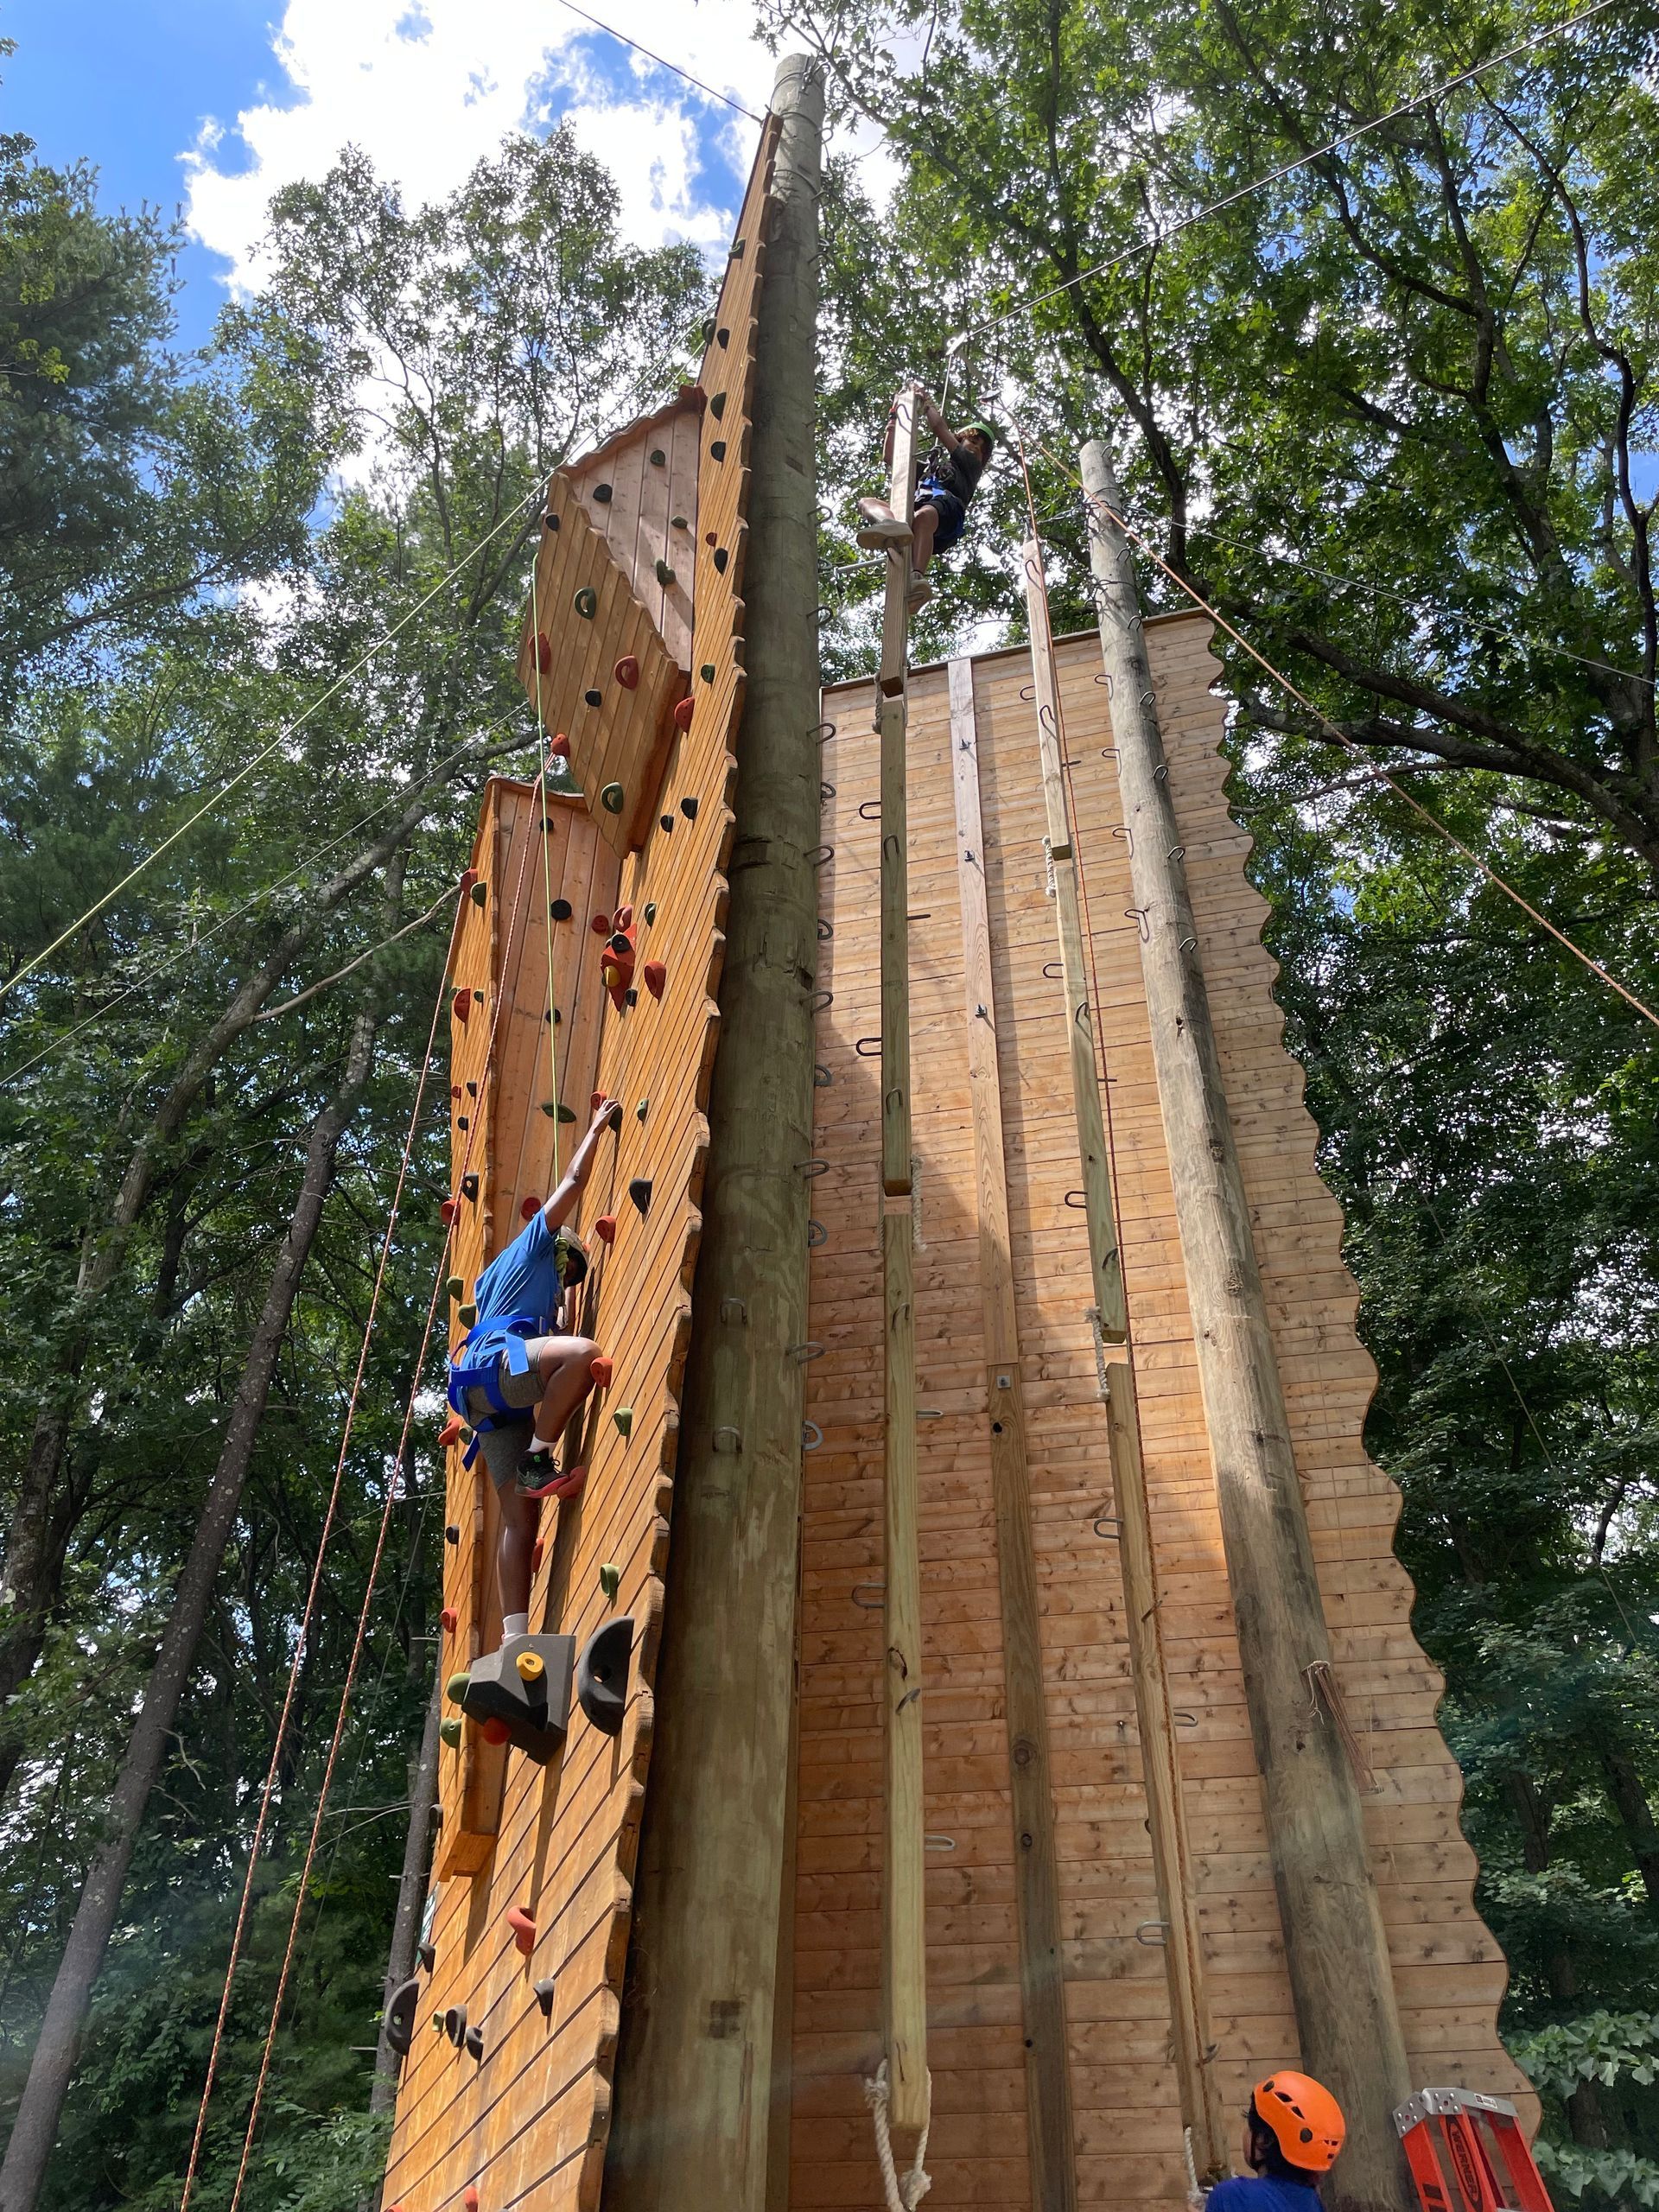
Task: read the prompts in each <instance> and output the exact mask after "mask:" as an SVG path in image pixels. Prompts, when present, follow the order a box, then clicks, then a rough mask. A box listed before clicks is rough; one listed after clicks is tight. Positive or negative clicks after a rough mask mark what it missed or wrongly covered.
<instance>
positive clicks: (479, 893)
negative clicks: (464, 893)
mask: <svg viewBox="0 0 1659 2212" xmlns="http://www.w3.org/2000/svg"><path fill="white" fill-rule="evenodd" d="M469 895H470V897H471V899H472V902H473V904H474V906H482V905H483V904H484V901H485V900H486V899H487V898H488V897H489V895H490V887H489V885H488V884H487V883H475V884H474V886H473V887H472V891H471V893H470V894H469Z"/></svg>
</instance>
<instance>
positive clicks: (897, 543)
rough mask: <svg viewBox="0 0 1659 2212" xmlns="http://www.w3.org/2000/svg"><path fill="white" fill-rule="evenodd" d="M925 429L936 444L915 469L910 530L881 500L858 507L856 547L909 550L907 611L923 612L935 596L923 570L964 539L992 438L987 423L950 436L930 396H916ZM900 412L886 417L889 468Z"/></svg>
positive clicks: (992, 445)
mask: <svg viewBox="0 0 1659 2212" xmlns="http://www.w3.org/2000/svg"><path fill="white" fill-rule="evenodd" d="M916 404H917V405H918V407H919V408H920V409H921V410H922V413H923V416H924V417H925V420H926V423H927V427H928V429H930V430H931V432H932V433H933V435H934V437H935V438H936V439H937V440H938V444H937V445H935V447H934V448H933V450H932V451H931V453H930V454H928V455H927V456H926V458H925V460H924V461H922V462H921V463H920V464H919V467H918V475H917V483H916V505H915V518H914V520H913V521H912V524H911V525H910V527H909V528H908V529H906V526H905V524H904V521H903V519H902V518H901V517H899V516H898V515H896V514H894V512H893V509H892V508H891V507H890V506H889V505H887V501H886V500H885V499H861V500H860V501H859V503H858V518H859V529H858V542H859V543H860V544H861V545H862V546H865V547H867V548H868V550H870V551H872V552H894V551H897V550H899V548H900V547H902V546H904V545H906V544H908V546H909V547H910V594H909V603H910V610H911V613H912V614H913V613H915V612H916V610H917V608H918V607H925V605H926V604H927V602H928V601H929V600H930V599H931V598H932V596H933V587H932V585H931V583H929V582H928V580H927V564H928V563H929V562H930V561H931V559H932V557H933V556H934V555H935V554H936V553H946V552H948V551H949V550H950V548H951V546H953V545H954V544H955V543H957V539H958V538H959V537H961V536H962V533H963V525H964V524H965V523H966V521H967V518H968V506H969V501H970V500H971V499H972V498H973V496H974V494H975V493H976V491H978V489H979V480H980V478H981V477H982V476H983V475H984V474H985V471H986V470H987V468H988V467H989V466H990V461H991V454H992V452H993V450H994V449H995V444H996V435H995V432H994V431H993V430H992V429H990V427H989V425H988V423H965V424H964V425H963V428H962V429H960V430H953V429H951V427H950V424H949V423H947V422H946V421H945V419H944V416H943V415H942V414H941V413H940V411H939V408H938V402H937V401H936V400H935V399H934V398H933V397H932V395H931V392H926V391H923V390H921V388H920V387H919V386H918V388H917V391H916ZM897 416H898V407H897V404H896V403H895V405H894V408H893V412H892V413H890V414H889V415H888V416H887V442H886V444H885V445H884V446H883V448H882V458H883V460H884V461H886V462H887V466H888V467H889V468H891V467H892V466H893V432H894V429H895V428H896V424H897Z"/></svg>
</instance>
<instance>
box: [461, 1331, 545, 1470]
mask: <svg viewBox="0 0 1659 2212" xmlns="http://www.w3.org/2000/svg"><path fill="white" fill-rule="evenodd" d="M543 1326H544V1324H543V1321H542V1319H541V1317H540V1316H539V1315H538V1314H535V1313H500V1314H493V1315H492V1316H491V1318H490V1319H488V1320H487V1321H480V1322H478V1323H477V1324H476V1325H475V1326H474V1327H473V1328H471V1329H469V1330H468V1331H467V1335H466V1337H465V1338H464V1339H463V1340H462V1343H461V1350H460V1351H458V1352H456V1353H455V1354H454V1357H453V1358H452V1359H451V1360H450V1362H449V1402H450V1404H451V1405H452V1406H453V1407H454V1409H455V1411H456V1412H457V1413H458V1414H460V1415H461V1419H462V1420H463V1421H470V1422H471V1423H472V1427H473V1438H472V1442H471V1443H470V1444H468V1446H467V1452H466V1456H465V1457H464V1458H463V1459H462V1460H461V1465H462V1466H463V1467H466V1468H470V1467H471V1465H472V1464H473V1462H474V1459H477V1457H478V1453H479V1445H480V1439H481V1438H482V1437H484V1436H486V1435H487V1434H488V1433H489V1432H490V1431H491V1430H492V1429H496V1428H499V1427H501V1426H502V1424H503V1422H504V1421H523V1420H524V1417H525V1415H526V1414H527V1412H528V1410H529V1408H527V1407H524V1406H513V1405H509V1404H508V1402H507V1401H506V1399H505V1397H503V1395H501V1362H502V1359H503V1358H504V1357H505V1360H506V1363H507V1373H508V1374H509V1375H510V1376H519V1375H528V1374H529V1372H530V1344H529V1339H530V1338H531V1337H536V1336H540V1335H541V1333H542V1331H543ZM474 1390H481V1391H482V1392H483V1393H484V1395H485V1396H486V1398H487V1399H488V1400H489V1402H490V1408H491V1410H490V1412H489V1413H488V1414H485V1415H483V1416H482V1417H480V1416H478V1415H475V1414H474V1413H473V1411H472V1408H470V1406H469V1405H468V1404H467V1398H468V1395H469V1394H470V1393H471V1392H472V1391H474Z"/></svg>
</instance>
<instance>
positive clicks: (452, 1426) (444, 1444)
mask: <svg viewBox="0 0 1659 2212" xmlns="http://www.w3.org/2000/svg"><path fill="white" fill-rule="evenodd" d="M466 1433H467V1424H466V1422H465V1421H462V1419H461V1415H460V1414H450V1416H449V1418H448V1421H445V1423H444V1424H443V1427H442V1428H441V1429H440V1430H439V1431H438V1449H439V1451H440V1452H447V1451H448V1449H449V1446H451V1445H452V1444H459V1443H460V1441H461V1438H462V1437H463V1436H465V1435H466Z"/></svg>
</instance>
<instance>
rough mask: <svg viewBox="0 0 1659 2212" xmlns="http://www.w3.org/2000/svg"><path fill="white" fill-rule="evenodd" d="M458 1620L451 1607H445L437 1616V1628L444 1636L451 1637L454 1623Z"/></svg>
mask: <svg viewBox="0 0 1659 2212" xmlns="http://www.w3.org/2000/svg"><path fill="white" fill-rule="evenodd" d="M457 1618H459V1617H458V1615H457V1614H456V1611H455V1609H454V1606H453V1605H446V1606H445V1607H444V1609H443V1611H442V1612H441V1613H440V1614H439V1615H438V1626H439V1627H440V1628H441V1629H442V1630H443V1632H444V1634H445V1635H446V1636H453V1635H454V1632H455V1622H456V1619H457Z"/></svg>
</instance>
